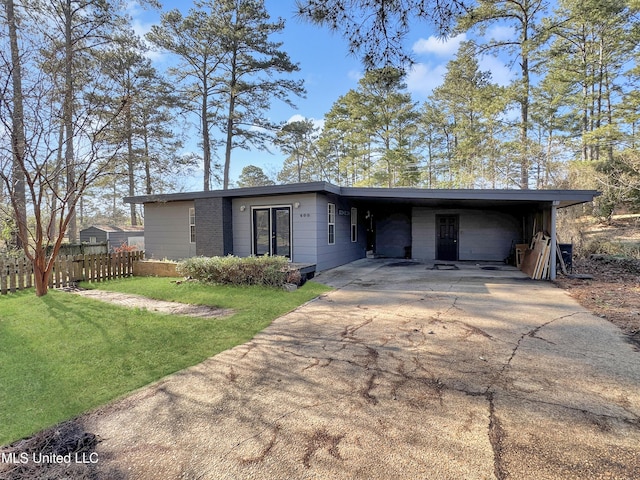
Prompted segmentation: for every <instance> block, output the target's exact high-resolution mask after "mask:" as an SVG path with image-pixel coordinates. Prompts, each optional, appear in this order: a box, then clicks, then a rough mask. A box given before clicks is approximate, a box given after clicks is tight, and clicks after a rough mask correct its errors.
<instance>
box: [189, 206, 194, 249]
mask: <svg viewBox="0 0 640 480" xmlns="http://www.w3.org/2000/svg"><path fill="white" fill-rule="evenodd" d="M189 241H190V242H191V243H196V209H195V208H190V209H189Z"/></svg>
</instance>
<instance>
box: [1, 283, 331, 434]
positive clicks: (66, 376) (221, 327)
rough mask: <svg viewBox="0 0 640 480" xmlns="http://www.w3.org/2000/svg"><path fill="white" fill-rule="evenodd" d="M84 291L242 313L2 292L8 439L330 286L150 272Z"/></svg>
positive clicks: (86, 406) (195, 357)
mask: <svg viewBox="0 0 640 480" xmlns="http://www.w3.org/2000/svg"><path fill="white" fill-rule="evenodd" d="M83 287H90V288H95V287H98V288H100V289H108V290H112V291H120V292H124V293H135V294H138V295H144V296H149V297H151V298H157V299H161V300H169V301H179V302H183V303H191V304H200V305H211V306H217V307H221V308H230V309H233V310H234V311H235V313H234V314H233V315H232V316H230V317H226V318H224V319H211V318H204V319H203V318H193V317H186V316H176V315H162V314H158V313H154V312H150V311H147V310H145V309H136V308H134V309H131V308H126V307H119V306H116V305H111V304H107V303H104V302H100V301H98V300H92V299H86V298H82V297H80V296H77V295H73V294H70V293H66V292H60V291H51V292H49V294H48V295H46V296H44V297H36V296H35V295H34V293H33V292H32V291H23V292H19V293H16V294H11V295H5V296H2V297H0V445H4V444H8V443H10V442H12V441H14V440H17V439H19V438H22V437H25V436H28V435H31V434H33V433H34V432H36V431H39V430H41V429H43V428H46V427H49V426H51V425H54V424H56V423H58V422H61V421H63V420H66V419H69V418H73V417H75V416H77V415H79V414H81V413H83V412H85V411H87V410H90V409H91V408H94V407H96V406H99V405H103V404H105V403H107V402H109V401H111V400H113V399H115V398H118V397H121V396H122V395H125V394H126V393H128V392H131V391H132V390H135V389H137V388H139V387H142V386H144V385H147V384H149V383H151V382H154V381H156V380H158V379H160V378H162V377H163V376H165V375H168V374H170V373H173V372H176V371H178V370H181V369H183V368H186V367H189V366H191V365H195V364H197V363H199V362H201V361H203V360H204V359H206V358H208V357H210V356H212V355H215V354H217V353H219V352H221V351H224V350H227V349H229V348H232V347H234V346H236V345H239V344H242V343H245V342H247V341H248V340H250V339H251V338H252V337H253V336H254V335H255V334H256V333H258V332H259V331H261V330H262V329H264V328H265V327H266V326H268V325H269V324H270V323H271V321H272V320H273V319H275V318H276V317H278V316H280V315H282V314H284V313H286V312H288V311H290V310H292V309H294V308H296V307H297V306H299V305H301V304H303V303H304V302H306V301H308V300H311V299H312V298H314V297H316V296H317V295H319V294H321V293H322V292H324V291H326V290H327V289H328V288H327V287H325V286H322V285H320V284H317V283H313V282H307V283H306V284H305V285H304V286H303V287H302V288H300V289H298V290H297V291H295V292H285V291H282V290H278V289H273V288H263V287H220V286H211V285H203V284H199V283H191V282H185V283H182V284H176V282H175V281H171V280H170V279H167V278H151V277H149V278H129V279H122V280H116V281H111V282H105V283H101V284H93V285H83Z"/></svg>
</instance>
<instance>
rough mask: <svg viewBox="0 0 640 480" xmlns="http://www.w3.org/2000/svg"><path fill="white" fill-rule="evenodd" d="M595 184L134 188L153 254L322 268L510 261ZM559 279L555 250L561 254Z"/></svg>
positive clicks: (590, 192)
mask: <svg viewBox="0 0 640 480" xmlns="http://www.w3.org/2000/svg"><path fill="white" fill-rule="evenodd" d="M597 194H598V192H596V191H593V190H448V189H436V190H426V189H420V188H356V187H339V186H336V185H332V184H330V183H326V182H311V183H299V184H290V185H275V186H265V187H250V188H237V189H229V190H214V191H206V192H190V193H173V194H163V195H145V196H136V197H127V198H125V199H124V200H125V202H127V203H137V204H143V205H144V218H145V248H146V257H147V258H158V259H162V258H168V259H176V260H178V259H183V258H187V257H191V256H196V255H198V256H215V255H228V254H233V255H237V256H249V255H265V254H269V255H283V256H286V257H288V258H290V259H291V261H293V262H296V263H306V264H314V265H315V266H316V271H322V270H326V269H329V268H333V267H336V266H338V265H342V264H345V263H348V262H351V261H354V260H357V259H359V258H364V257H365V256H367V254H369V255H371V254H375V255H376V256H384V257H397V258H413V259H416V260H422V261H438V260H440V261H450V262H455V261H465V260H473V261H503V260H504V259H506V258H507V257H508V256H509V255H510V254H511V253H512V251H513V249H514V246H515V245H516V244H519V243H528V242H529V241H530V240H531V238H532V236H533V235H534V234H535V233H536V231H538V230H545V231H547V232H548V233H550V234H551V236H552V241H553V242H554V244H553V245H552V248H553V250H552V251H555V238H556V235H555V228H556V211H557V209H558V208H564V207H568V206H570V205H576V204H580V203H585V202H590V201H592V200H593V198H594V197H595V196H596V195H597ZM552 257H553V259H552V275H553V276H552V278H554V277H555V256H552Z"/></svg>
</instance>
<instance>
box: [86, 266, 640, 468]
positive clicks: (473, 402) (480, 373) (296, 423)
mask: <svg viewBox="0 0 640 480" xmlns="http://www.w3.org/2000/svg"><path fill="white" fill-rule="evenodd" d="M431 267H432V266H431V265H424V264H407V262H399V261H389V260H362V261H358V262H356V263H354V264H350V265H348V266H345V267H340V268H338V269H334V270H332V271H329V272H327V273H324V274H322V275H320V276H319V277H318V278H317V280H318V281H322V282H326V283H328V284H330V285H333V286H336V287H339V288H338V289H337V290H335V291H332V292H331V293H329V294H327V295H324V296H323V297H321V298H320V299H317V300H315V301H313V302H310V303H308V304H306V305H304V306H302V307H300V308H298V309H297V310H296V311H294V312H292V313H290V314H288V315H285V316H283V317H281V318H279V319H277V320H276V321H275V322H274V323H273V324H272V325H271V326H270V327H269V328H267V329H266V330H265V331H264V332H262V333H261V334H259V335H258V336H256V337H255V338H254V339H253V340H252V341H251V342H249V343H248V344H245V345H242V346H239V347H237V348H234V349H232V350H230V351H227V352H224V353H222V354H220V355H217V356H215V357H213V358H211V359H209V360H207V361H206V362H204V363H202V364H200V365H197V366H195V367H193V368H190V369H188V370H185V371H182V372H180V373H178V374H175V375H172V376H170V377H167V378H166V379H164V380H162V381H160V382H159V383H157V384H154V385H152V386H150V387H147V388H144V389H142V390H140V391H138V392H136V393H135V394H134V395H132V396H130V397H128V398H126V399H124V400H122V401H120V402H118V403H115V404H113V405H111V406H109V407H107V408H105V409H103V410H102V411H99V412H96V413H94V414H92V415H90V416H88V417H86V418H85V419H83V423H84V426H85V428H86V430H87V431H89V432H93V433H96V434H97V435H99V436H100V437H101V438H102V442H101V443H100V444H99V446H98V450H97V451H98V454H99V463H98V466H97V468H98V471H99V473H100V474H101V475H100V478H109V479H118V478H127V479H158V478H164V479H177V478H185V479H246V478H255V479H390V478H394V479H396V478H406V479H456V480H458V479H490V478H498V479H507V478H510V479H536V480H540V479H571V478H575V479H586V478H589V479H597V478H603V479H604V478H607V479H613V478H615V479H632V478H640V353H639V352H638V351H637V350H636V349H634V347H633V346H632V345H631V344H629V343H628V342H627V341H626V340H625V337H624V336H623V335H622V334H621V332H620V331H619V330H618V329H617V328H616V327H615V326H613V325H612V324H610V323H608V322H607V321H605V320H603V319H600V318H598V317H595V316H593V315H591V314H590V313H589V312H587V311H586V310H584V309H583V308H582V307H580V306H579V305H578V304H577V303H576V302H575V301H573V300H572V299H571V298H570V297H569V296H568V295H567V294H566V293H565V292H564V291H562V290H560V289H558V288H555V287H554V286H553V285H551V284H549V283H546V282H534V281H531V280H528V279H526V278H524V277H523V276H522V275H521V274H520V272H518V271H516V270H511V269H506V267H500V270H483V269H480V268H479V267H478V266H476V265H468V266H460V267H459V269H457V270H453V269H452V268H453V267H448V266H444V267H441V268H440V269H437V270H432V269H431Z"/></svg>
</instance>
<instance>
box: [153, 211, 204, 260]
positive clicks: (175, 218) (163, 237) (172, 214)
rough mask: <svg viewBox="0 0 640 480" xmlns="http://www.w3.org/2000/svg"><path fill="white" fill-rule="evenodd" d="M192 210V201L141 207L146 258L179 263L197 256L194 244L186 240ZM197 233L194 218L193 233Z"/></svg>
mask: <svg viewBox="0 0 640 480" xmlns="http://www.w3.org/2000/svg"><path fill="white" fill-rule="evenodd" d="M193 207H194V202H193V201H185V202H168V203H146V204H145V205H144V220H145V227H144V242H145V252H146V257H147V258H155V259H163V258H167V259H170V260H181V259H184V258H189V257H193V256H194V255H196V244H195V243H190V238H189V237H190V235H189V208H193ZM197 230H198V218H197V217H196V234H197Z"/></svg>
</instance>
